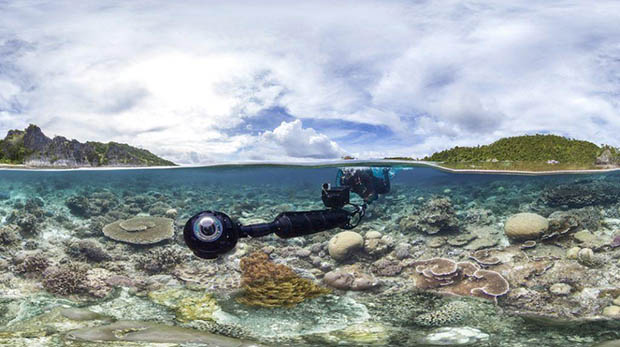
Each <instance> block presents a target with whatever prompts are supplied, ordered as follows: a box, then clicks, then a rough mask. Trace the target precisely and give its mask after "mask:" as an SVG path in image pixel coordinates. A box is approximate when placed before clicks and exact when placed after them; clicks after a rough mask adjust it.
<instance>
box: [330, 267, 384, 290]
mask: <svg viewBox="0 0 620 347" xmlns="http://www.w3.org/2000/svg"><path fill="white" fill-rule="evenodd" d="M323 281H324V282H325V284H327V285H328V286H330V287H333V288H336V289H342V290H356V291H357V290H368V289H372V288H375V287H376V286H378V285H379V281H378V280H377V279H375V278H373V277H371V276H370V275H367V274H364V273H362V272H360V271H359V270H357V269H355V268H354V267H345V268H342V269H338V270H334V271H330V272H328V273H326V274H325V276H324V277H323Z"/></svg>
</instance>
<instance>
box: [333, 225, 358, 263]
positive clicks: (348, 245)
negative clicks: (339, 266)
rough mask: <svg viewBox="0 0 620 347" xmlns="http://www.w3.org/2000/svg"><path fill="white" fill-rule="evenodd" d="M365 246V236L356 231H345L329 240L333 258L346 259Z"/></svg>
mask: <svg viewBox="0 0 620 347" xmlns="http://www.w3.org/2000/svg"><path fill="white" fill-rule="evenodd" d="M363 246H364V238H363V237H362V236H361V235H360V234H358V233H356V232H354V231H343V232H340V233H338V234H336V235H334V236H333V237H332V238H331V239H330V240H329V244H328V246H327V250H328V251H329V255H330V256H331V257H332V258H334V259H336V260H344V259H346V258H347V257H348V256H349V255H350V254H351V253H353V252H355V251H357V250H359V249H360V248H362V247H363Z"/></svg>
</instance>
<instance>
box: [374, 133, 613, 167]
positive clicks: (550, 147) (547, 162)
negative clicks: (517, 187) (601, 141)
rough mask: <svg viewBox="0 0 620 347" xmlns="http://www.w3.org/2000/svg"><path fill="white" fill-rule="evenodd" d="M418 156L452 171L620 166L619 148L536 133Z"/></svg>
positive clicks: (392, 158)
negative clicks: (422, 156)
mask: <svg viewBox="0 0 620 347" xmlns="http://www.w3.org/2000/svg"><path fill="white" fill-rule="evenodd" d="M385 159H391V160H396V159H398V160H412V161H414V160H415V159H413V158H407V157H390V158H385ZM421 160H422V161H424V162H427V163H430V164H432V165H434V166H437V167H439V168H444V169H448V170H455V171H519V172H549V171H591V170H606V169H607V170H609V169H618V168H620V149H618V148H615V147H613V146H609V145H601V146H599V145H596V144H594V143H592V142H589V141H583V140H576V139H571V138H567V137H563V136H558V135H547V134H536V135H524V136H515V137H507V138H502V139H500V140H497V141H495V142H493V143H491V144H488V145H479V146H475V147H459V146H457V147H454V148H451V149H447V150H444V151H440V152H436V153H433V154H432V155H430V156H426V157H424V158H422V159H421Z"/></svg>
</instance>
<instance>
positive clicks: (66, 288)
mask: <svg viewBox="0 0 620 347" xmlns="http://www.w3.org/2000/svg"><path fill="white" fill-rule="evenodd" d="M86 272H87V268H86V267H85V266H84V265H82V264H79V263H70V264H67V265H62V266H58V267H48V268H47V269H46V270H45V271H44V272H43V278H44V279H43V285H44V286H45V288H46V289H47V290H48V291H49V292H51V293H54V294H60V295H69V294H77V293H80V292H82V291H84V284H85V281H86V280H87V277H86Z"/></svg>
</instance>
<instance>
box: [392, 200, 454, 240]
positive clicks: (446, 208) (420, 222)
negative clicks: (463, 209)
mask: <svg viewBox="0 0 620 347" xmlns="http://www.w3.org/2000/svg"><path fill="white" fill-rule="evenodd" d="M400 229H401V230H402V231H404V232H418V233H426V234H429V235H432V234H437V233H439V232H441V233H444V232H453V231H458V230H459V221H458V219H457V218H456V213H455V212H454V208H453V207H452V202H451V201H450V199H449V198H434V199H431V200H429V201H428V202H427V203H425V204H424V206H423V207H422V208H421V209H420V210H419V211H418V212H417V213H416V214H415V215H413V216H409V217H405V218H403V219H401V221H400Z"/></svg>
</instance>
